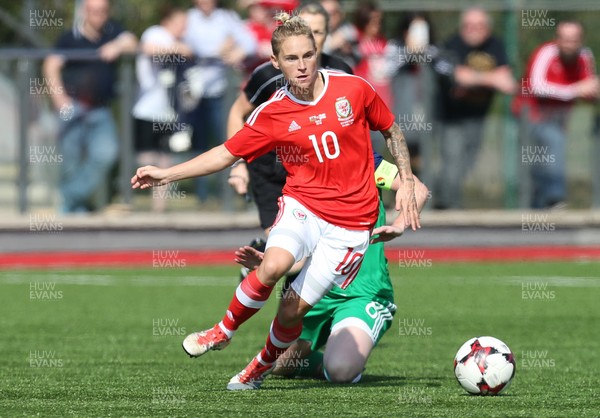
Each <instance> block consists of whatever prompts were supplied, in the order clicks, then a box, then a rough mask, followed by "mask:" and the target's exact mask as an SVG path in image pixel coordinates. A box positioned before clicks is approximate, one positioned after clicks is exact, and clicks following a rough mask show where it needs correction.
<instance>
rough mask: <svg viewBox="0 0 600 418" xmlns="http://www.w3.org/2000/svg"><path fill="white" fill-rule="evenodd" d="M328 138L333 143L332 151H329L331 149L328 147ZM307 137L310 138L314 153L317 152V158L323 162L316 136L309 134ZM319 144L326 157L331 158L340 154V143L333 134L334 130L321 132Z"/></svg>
mask: <svg viewBox="0 0 600 418" xmlns="http://www.w3.org/2000/svg"><path fill="white" fill-rule="evenodd" d="M328 138H331V142H332V144H333V152H331V150H330V149H329V143H328ZM308 139H310V141H311V142H312V144H313V147H314V149H315V153H316V154H317V159H318V160H319V162H320V163H322V162H323V154H321V150H320V148H319V144H318V143H317V136H316V135H309V137H308ZM321 145H322V146H323V153H324V154H325V157H327V159H329V160H333V159H335V158H337V157H339V156H340V144H339V143H338V140H337V136H336V135H335V133H334V132H331V131H325V132H323V134H322V135H321Z"/></svg>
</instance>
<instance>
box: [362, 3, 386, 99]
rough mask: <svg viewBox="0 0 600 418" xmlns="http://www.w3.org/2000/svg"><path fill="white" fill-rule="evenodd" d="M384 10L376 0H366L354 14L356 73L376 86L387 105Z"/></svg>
mask: <svg viewBox="0 0 600 418" xmlns="http://www.w3.org/2000/svg"><path fill="white" fill-rule="evenodd" d="M382 18H383V13H382V12H381V10H380V9H379V7H378V6H377V4H376V3H375V2H374V1H371V0H367V1H363V2H362V3H360V4H359V5H358V8H357V9H356V12H355V15H354V26H355V27H356V29H357V30H358V53H359V54H360V60H359V62H358V64H357V65H356V67H355V69H354V73H355V74H356V75H358V76H360V77H362V78H364V79H365V80H367V81H368V82H369V83H371V85H372V86H373V87H374V88H375V90H377V94H379V96H380V97H381V99H382V100H383V101H384V103H385V104H387V105H388V107H391V104H392V91H391V86H390V81H391V80H390V70H389V65H388V62H387V59H386V46H387V40H386V39H385V37H384V36H383V35H382Z"/></svg>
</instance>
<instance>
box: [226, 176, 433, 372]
mask: <svg viewBox="0 0 600 418" xmlns="http://www.w3.org/2000/svg"><path fill="white" fill-rule="evenodd" d="M376 177H378V176H377V175H376ZM414 178H415V182H416V183H415V196H416V199H417V205H418V209H419V211H421V210H422V208H423V206H424V205H425V202H426V200H427V195H428V189H427V187H426V186H425V185H424V184H423V183H421V182H420V181H419V180H418V179H417V177H416V176H414ZM397 185H398V180H397V179H396V180H395V183H394V185H393V186H392V189H393V190H394V189H396V188H397ZM385 224H386V219H385V210H384V207H383V203H382V202H381V200H380V212H379V218H378V220H377V223H376V225H375V230H374V236H375V235H376V234H379V237H376V236H375V238H374V239H373V241H372V244H371V245H369V248H368V250H367V252H366V253H365V256H364V259H363V263H362V266H361V268H360V271H359V273H358V275H357V277H356V279H354V281H353V282H352V284H351V285H350V286H348V288H346V289H345V290H342V289H341V288H339V287H334V288H333V289H331V290H330V291H329V293H328V294H326V295H325V296H324V297H323V298H322V299H321V301H320V302H319V303H317V304H316V305H315V306H314V307H313V308H312V309H311V310H310V311H309V312H308V313H307V314H306V316H305V317H304V321H303V328H302V334H301V336H300V338H299V339H298V340H297V341H296V342H295V343H294V344H293V345H291V346H290V347H289V348H288V349H287V350H286V352H285V353H284V354H283V355H282V356H281V357H279V359H278V361H277V367H276V368H275V370H274V371H273V374H276V375H283V376H289V377H295V376H305V377H316V378H326V379H327V380H329V381H331V382H337V383H350V382H352V383H355V382H358V381H359V380H360V378H361V376H362V375H361V373H362V371H363V370H364V368H365V364H366V362H367V359H368V357H369V354H370V353H371V350H372V349H373V348H374V347H375V346H376V345H377V343H378V342H379V340H380V339H381V337H382V336H383V334H384V333H385V332H386V331H387V330H388V329H389V327H390V326H391V324H392V320H393V315H394V313H395V312H396V305H395V304H394V291H393V288H392V283H391V280H390V276H389V272H388V268H387V259H386V258H385V254H384V245H383V242H384V241H387V240H389V239H391V238H393V236H398V235H399V234H401V233H402V231H404V228H405V226H406V225H405V223H404V218H403V217H402V216H398V218H396V220H395V221H394V223H393V224H392V226H391V227H389V226H388V227H386V226H385ZM236 255H237V257H238V262H240V264H243V265H244V266H246V267H248V268H250V269H253V268H256V267H257V266H258V264H260V261H261V259H262V253H261V252H259V251H257V250H256V249H254V248H251V247H248V246H247V247H244V248H241V249H240V250H239V251H238V252H236ZM290 294H291V293H290ZM324 345H326V349H325V351H324V353H323V352H321V351H319V349H320V348H322V347H323V346H324Z"/></svg>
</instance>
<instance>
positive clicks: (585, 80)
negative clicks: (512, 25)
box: [513, 21, 600, 209]
mask: <svg viewBox="0 0 600 418" xmlns="http://www.w3.org/2000/svg"><path fill="white" fill-rule="evenodd" d="M594 67H595V66H594V56H593V55H592V51H591V50H590V49H588V48H584V47H583V27H582V26H581V24H580V23H579V22H574V21H564V22H561V23H559V24H558V26H557V29H556V39H555V40H554V41H552V42H547V43H545V44H543V45H541V46H540V47H539V48H537V49H536V50H535V51H534V52H533V54H532V55H531V57H530V59H529V63H528V64H527V69H526V71H525V76H524V77H523V79H522V81H521V91H520V94H519V96H517V97H516V98H515V100H514V101H513V110H514V111H515V112H516V113H517V115H518V116H521V117H523V118H524V122H525V123H526V124H527V125H528V126H527V128H528V129H527V131H528V132H527V134H528V135H529V137H530V138H531V141H532V146H531V147H530V146H527V147H524V148H525V149H524V150H522V163H524V164H530V165H531V174H532V179H533V199H532V202H531V204H532V207H533V208H535V209H542V208H549V207H553V206H555V205H557V204H561V203H563V202H564V201H565V200H566V198H567V185H566V178H565V144H566V143H567V137H566V132H565V125H566V119H567V116H568V114H569V112H568V111H569V109H570V108H571V107H572V105H573V103H574V102H575V101H576V100H577V99H584V100H593V99H597V98H598V96H599V93H600V85H599V82H598V77H597V76H596V74H595V68H594ZM524 112H526V114H524Z"/></svg>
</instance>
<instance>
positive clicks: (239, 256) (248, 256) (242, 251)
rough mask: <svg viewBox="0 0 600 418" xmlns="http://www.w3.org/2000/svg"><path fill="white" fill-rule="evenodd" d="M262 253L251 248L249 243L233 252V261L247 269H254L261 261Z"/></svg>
mask: <svg viewBox="0 0 600 418" xmlns="http://www.w3.org/2000/svg"><path fill="white" fill-rule="evenodd" d="M264 255H265V254H264V253H262V252H260V251H258V250H257V249H256V248H252V247H250V246H249V245H246V246H244V247H240V248H239V249H238V250H237V251H236V252H235V259H234V260H235V262H236V263H238V264H241V265H242V266H244V267H246V268H247V269H249V270H255V269H257V268H258V266H260V263H262V260H263V257H264Z"/></svg>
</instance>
